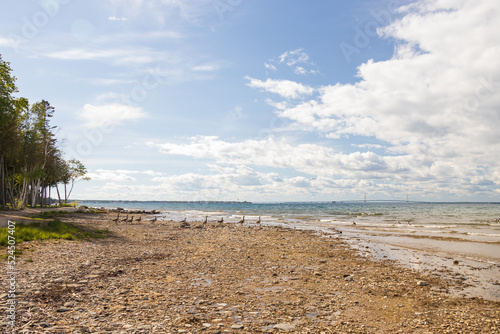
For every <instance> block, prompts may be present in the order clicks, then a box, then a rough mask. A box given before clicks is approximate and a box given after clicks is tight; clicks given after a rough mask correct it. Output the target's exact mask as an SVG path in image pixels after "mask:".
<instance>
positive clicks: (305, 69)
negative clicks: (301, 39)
mask: <svg viewBox="0 0 500 334" xmlns="http://www.w3.org/2000/svg"><path fill="white" fill-rule="evenodd" d="M281 65H283V66H286V67H288V68H291V69H293V72H294V73H295V74H299V75H306V74H318V73H319V70H317V69H316V68H317V66H316V64H314V62H312V61H311V60H310V57H309V55H308V54H307V53H305V52H304V49H296V50H290V51H286V52H284V53H282V54H281V55H280V56H279V57H278V60H276V59H274V58H272V59H269V60H268V61H267V62H265V63H264V66H265V67H266V68H267V69H270V70H273V71H277V70H278V68H277V67H278V66H281Z"/></svg>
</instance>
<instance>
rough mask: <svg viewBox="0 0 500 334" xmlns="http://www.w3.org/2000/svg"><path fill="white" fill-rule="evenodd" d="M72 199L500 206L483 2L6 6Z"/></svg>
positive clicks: (16, 51) (492, 59)
mask: <svg viewBox="0 0 500 334" xmlns="http://www.w3.org/2000/svg"><path fill="white" fill-rule="evenodd" d="M3 8H4V9H3V10H2V11H1V13H0V54H1V55H2V58H3V59H4V60H5V61H8V62H10V66H11V68H12V70H13V74H14V75H15V76H16V78H17V86H18V88H19V93H18V94H17V96H23V97H27V98H28V99H29V100H30V102H31V103H34V102H37V101H40V100H42V99H44V100H47V101H49V102H50V103H51V105H52V106H53V107H55V116H54V118H53V120H52V124H53V125H57V136H58V138H59V140H60V145H61V149H62V150H63V151H64V152H65V158H67V159H72V158H76V159H78V160H80V161H81V162H83V163H84V165H85V166H86V167H87V170H88V176H90V177H91V181H82V182H78V183H77V184H76V185H75V188H74V190H73V193H72V198H76V199H101V200H102V199H108V200H159V201H161V200H194V201H198V200H201V201H210V200H240V201H251V202H281V201H331V200H353V199H354V200H355V199H363V197H364V194H366V197H367V199H372V200H375V199H395V200H406V199H407V198H409V199H410V200H420V201H500V163H499V156H500V93H499V89H500V34H499V33H498V32H499V31H500V2H499V1H491V0H422V1H411V0H369V1H368V0H352V1H344V0H316V1H304V0H251V1H250V0H149V1H145V0H99V1H96V0H88V1H76V0H41V1H8V3H5V4H4V6H3Z"/></svg>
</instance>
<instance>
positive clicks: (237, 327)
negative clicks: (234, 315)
mask: <svg viewBox="0 0 500 334" xmlns="http://www.w3.org/2000/svg"><path fill="white" fill-rule="evenodd" d="M243 328H245V325H243V324H234V325H232V326H231V329H243Z"/></svg>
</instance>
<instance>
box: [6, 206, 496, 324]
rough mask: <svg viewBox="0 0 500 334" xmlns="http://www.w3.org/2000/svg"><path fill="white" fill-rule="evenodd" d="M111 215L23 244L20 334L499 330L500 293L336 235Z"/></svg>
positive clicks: (78, 218)
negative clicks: (479, 290)
mask: <svg viewBox="0 0 500 334" xmlns="http://www.w3.org/2000/svg"><path fill="white" fill-rule="evenodd" d="M134 216H135V218H137V217H139V215H134ZM114 218H116V213H107V214H73V215H71V216H70V217H67V218H62V220H68V221H72V222H75V223H77V224H80V225H82V226H86V227H93V228H98V229H108V230H109V231H110V232H111V233H110V235H109V237H107V238H105V239H97V240H92V241H66V240H55V241H54V240H53V241H43V242H41V241H35V242H26V243H22V244H20V245H19V247H21V248H23V254H22V255H21V257H20V258H19V259H18V261H17V270H18V275H17V282H16V284H17V291H16V298H17V301H18V304H17V309H16V316H17V318H16V326H17V332H18V333H260V332H269V333H271V332H292V333H499V332H500V320H499V319H500V303H499V302H494V301H487V300H483V299H480V298H463V297H457V296H456V294H450V293H449V292H450V291H457V290H460V289H461V287H465V286H466V283H464V282H463V281H461V280H460V279H454V280H451V279H446V278H443V277H441V278H440V277H437V276H435V275H432V274H431V273H426V272H419V271H416V270H412V269H409V268H403V267H401V266H398V265H396V264H395V262H394V261H388V260H384V259H380V260H378V261H374V260H371V259H369V258H368V257H366V256H363V255H362V252H361V250H360V249H359V248H358V249H355V248H353V247H352V246H350V245H349V244H348V243H346V242H345V241H344V240H341V239H340V238H337V237H336V236H335V235H328V234H324V233H318V232H315V231H301V230H294V229H287V228H282V227H266V226H259V225H255V224H248V225H237V224H218V223H216V222H215V220H213V219H212V220H210V221H209V222H208V223H207V224H202V222H188V223H182V222H177V221H155V222H153V221H151V220H150V219H151V216H148V215H141V218H142V220H141V221H140V222H133V223H130V222H129V223H124V222H120V223H116V222H113V221H112V220H113V219H114ZM6 265H7V264H6V262H5V266H6ZM2 275H5V270H3V271H2ZM3 281H4V282H5V280H4V279H3ZM0 299H2V301H3V303H2V308H3V310H2V313H3V314H5V311H6V308H7V306H6V303H5V300H6V299H7V294H6V293H4V292H3V291H2V292H1V293H0ZM0 326H1V328H2V329H3V330H4V331H5V330H6V329H8V328H9V327H8V323H7V319H6V317H5V316H4V317H3V318H2V319H0Z"/></svg>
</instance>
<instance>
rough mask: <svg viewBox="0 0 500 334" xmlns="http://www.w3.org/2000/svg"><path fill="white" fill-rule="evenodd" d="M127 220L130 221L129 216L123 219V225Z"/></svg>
mask: <svg viewBox="0 0 500 334" xmlns="http://www.w3.org/2000/svg"><path fill="white" fill-rule="evenodd" d="M127 220H128V215H127V216H126V217H125V218H123V219H122V220H121V221H122V222H123V223H125V222H126V221H127Z"/></svg>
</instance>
